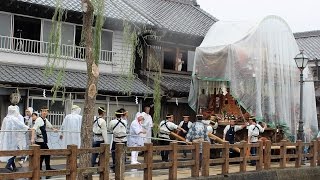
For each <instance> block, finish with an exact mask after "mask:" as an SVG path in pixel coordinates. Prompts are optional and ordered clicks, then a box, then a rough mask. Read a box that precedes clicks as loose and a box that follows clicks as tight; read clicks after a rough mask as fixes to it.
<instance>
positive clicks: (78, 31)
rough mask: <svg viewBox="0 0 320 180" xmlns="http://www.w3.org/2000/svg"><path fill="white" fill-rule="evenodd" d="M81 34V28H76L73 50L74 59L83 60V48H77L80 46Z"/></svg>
mask: <svg viewBox="0 0 320 180" xmlns="http://www.w3.org/2000/svg"><path fill="white" fill-rule="evenodd" d="M81 33H82V26H76V34H75V42H74V43H75V45H76V46H77V47H76V49H75V54H74V57H75V58H79V59H84V58H85V48H84V47H79V46H81Z"/></svg>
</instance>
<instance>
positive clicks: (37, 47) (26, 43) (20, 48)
mask: <svg viewBox="0 0 320 180" xmlns="http://www.w3.org/2000/svg"><path fill="white" fill-rule="evenodd" d="M50 49H51V51H50ZM57 49H58V50H59V51H60V57H61V58H65V59H75V60H84V59H85V48H84V47H80V46H74V45H66V44H61V45H59V46H58V48H57ZM0 51H8V52H16V53H22V54H30V55H40V56H48V54H49V53H51V54H52V52H55V51H57V50H54V47H53V44H51V46H50V43H49V42H44V41H37V40H30V39H23V38H16V37H9V36H0ZM114 55H115V53H114V52H113V51H108V50H101V51H100V62H102V63H108V64H109V63H112V59H113V56H114Z"/></svg>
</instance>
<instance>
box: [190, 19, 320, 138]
mask: <svg viewBox="0 0 320 180" xmlns="http://www.w3.org/2000/svg"><path fill="white" fill-rule="evenodd" d="M298 53H299V48H298V45H297V43H296V41H295V39H294V37H293V34H292V31H291V30H290V28H289V26H288V25H287V23H286V22H285V21H284V20H283V19H281V18H280V17H277V16H267V17H266V18H264V19H263V20H262V21H260V22H258V23H250V22H224V21H219V22H217V23H215V24H214V25H213V26H212V27H211V29H210V30H209V31H208V33H207V35H206V36H205V38H204V40H203V42H202V44H201V45H200V46H199V47H198V48H197V49H196V54H195V61H194V69H193V80H192V84H191V87H190V94H189V105H190V107H192V108H193V109H194V110H197V106H198V105H197V100H198V97H199V95H200V93H201V92H200V90H201V89H211V91H212V88H210V86H211V87H214V88H218V89H220V90H221V91H223V89H226V87H225V86H227V88H228V90H229V93H231V95H232V96H233V97H234V98H235V99H236V100H237V102H238V103H239V104H240V105H241V106H242V107H243V108H244V109H246V111H247V112H249V113H250V114H252V115H255V116H257V118H260V119H264V121H267V122H274V123H275V124H277V123H280V122H285V123H286V124H287V125H288V126H289V128H290V130H291V133H292V134H296V131H297V127H298V121H299V114H300V112H299V105H300V102H299V95H300V89H299V88H300V86H299V84H300V83H299V74H300V71H299V70H298V68H297V66H296V64H295V61H294V57H295V56H296V55H297V54H298ZM308 75H309V69H308V68H306V69H305V70H304V77H305V78H306V79H307V78H308V79H310V78H311V77H308ZM309 76H310V75H309ZM229 88H230V89H229ZM208 91H210V90H208ZM208 91H206V92H207V93H208ZM209 93H210V92H209ZM303 120H304V129H305V131H304V132H305V135H306V138H307V140H310V138H311V137H313V136H315V134H316V133H317V131H318V127H317V124H318V123H317V115H316V105H315V96H314V86H313V83H311V82H309V83H308V82H306V83H305V84H304V117H303Z"/></svg>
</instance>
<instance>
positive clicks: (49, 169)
mask: <svg viewBox="0 0 320 180" xmlns="http://www.w3.org/2000/svg"><path fill="white" fill-rule="evenodd" d="M46 170H48V171H53V170H56V169H53V168H51V167H49V168H46Z"/></svg>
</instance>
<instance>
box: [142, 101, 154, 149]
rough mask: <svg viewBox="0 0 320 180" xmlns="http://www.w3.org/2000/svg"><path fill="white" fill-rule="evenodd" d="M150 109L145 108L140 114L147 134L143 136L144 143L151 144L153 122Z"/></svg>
mask: <svg viewBox="0 0 320 180" xmlns="http://www.w3.org/2000/svg"><path fill="white" fill-rule="evenodd" d="M149 113H150V107H148V106H146V107H145V108H144V112H142V115H143V118H144V121H143V125H142V126H143V127H144V129H146V131H147V133H146V135H145V137H146V138H145V139H144V142H145V143H151V137H152V128H153V121H152V117H151V116H150V114H149Z"/></svg>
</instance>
